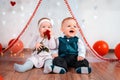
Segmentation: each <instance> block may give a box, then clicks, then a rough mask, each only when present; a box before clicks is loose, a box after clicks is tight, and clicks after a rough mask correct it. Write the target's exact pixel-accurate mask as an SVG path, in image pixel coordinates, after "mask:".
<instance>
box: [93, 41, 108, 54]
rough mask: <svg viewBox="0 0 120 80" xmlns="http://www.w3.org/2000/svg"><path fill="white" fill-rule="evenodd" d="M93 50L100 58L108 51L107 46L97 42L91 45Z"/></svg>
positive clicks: (102, 42)
mask: <svg viewBox="0 0 120 80" xmlns="http://www.w3.org/2000/svg"><path fill="white" fill-rule="evenodd" d="M93 49H94V50H95V51H96V52H97V53H98V54H99V55H101V56H104V55H106V54H107V53H108V51H109V46H108V44H107V43H106V42H105V41H102V40H101V41H97V42H95V44H94V45H93Z"/></svg>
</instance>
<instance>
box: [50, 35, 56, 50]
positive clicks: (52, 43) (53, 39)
mask: <svg viewBox="0 0 120 80" xmlns="http://www.w3.org/2000/svg"><path fill="white" fill-rule="evenodd" d="M48 46H49V48H50V49H55V48H56V41H55V37H54V36H51V38H50V40H48Z"/></svg>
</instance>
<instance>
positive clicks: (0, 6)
mask: <svg viewBox="0 0 120 80" xmlns="http://www.w3.org/2000/svg"><path fill="white" fill-rule="evenodd" d="M38 1H39V0H15V2H16V4H15V6H11V4H10V0H0V43H2V45H3V46H4V47H6V46H7V44H8V42H9V40H10V39H12V38H15V37H17V36H18V35H19V33H20V32H21V31H22V29H23V28H24V27H25V25H26V24H27V22H28V20H29V18H30V16H31V15H32V12H33V11H34V9H35V6H36V5H37V3H38ZM68 1H69V4H70V5H71V7H72V11H73V12H74V14H75V17H76V18H77V20H78V22H79V24H80V25H81V28H82V30H83V32H84V34H85V37H86V39H87V41H88V42H89V44H90V45H91V46H92V45H93V44H94V43H95V42H96V41H97V40H104V41H106V42H107V43H108V45H109V47H110V48H114V47H115V46H116V45H117V44H118V43H119V42H120V38H119V30H120V27H119V26H120V24H119V20H120V0H68ZM68 16H71V15H70V13H69V11H68V9H67V7H66V5H65V3H64V1H63V0H49V1H48V0H43V1H42V3H41V5H40V7H39V9H38V11H37V13H36V14H35V16H34V18H33V19H32V21H31V23H30V25H29V26H28V28H27V29H26V31H25V33H24V34H23V35H22V36H21V37H20V39H21V40H22V41H23V43H24V46H25V47H29V44H30V43H31V40H32V38H33V37H34V35H35V34H36V31H37V21H38V20H39V18H41V17H49V18H51V19H53V21H54V32H55V35H57V36H59V35H60V34H61V32H60V30H59V28H60V24H61V20H62V19H63V18H65V17H68Z"/></svg>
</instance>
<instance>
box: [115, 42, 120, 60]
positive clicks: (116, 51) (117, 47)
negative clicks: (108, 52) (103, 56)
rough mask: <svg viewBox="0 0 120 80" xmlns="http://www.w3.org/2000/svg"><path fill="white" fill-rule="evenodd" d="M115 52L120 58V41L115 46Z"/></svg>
mask: <svg viewBox="0 0 120 80" xmlns="http://www.w3.org/2000/svg"><path fill="white" fill-rule="evenodd" d="M114 52H115V55H116V57H117V58H118V59H119V60H120V43H119V44H117V46H116V47H115V50H114Z"/></svg>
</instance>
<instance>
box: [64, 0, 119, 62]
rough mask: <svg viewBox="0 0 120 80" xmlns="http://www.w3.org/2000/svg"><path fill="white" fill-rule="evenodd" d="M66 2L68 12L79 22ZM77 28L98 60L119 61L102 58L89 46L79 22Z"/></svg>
mask: <svg viewBox="0 0 120 80" xmlns="http://www.w3.org/2000/svg"><path fill="white" fill-rule="evenodd" d="M64 2H65V4H66V6H67V8H68V11H69V12H70V14H71V15H72V17H73V18H74V19H75V21H76V22H77V20H76V18H75V16H74V14H73V12H72V10H71V7H70V5H69V3H68V1H67V0H64ZM77 26H78V28H79V32H80V34H81V36H82V38H83V40H84V41H85V43H86V45H87V46H88V48H89V49H90V50H91V51H92V52H93V53H94V55H95V56H97V57H98V58H100V59H102V60H105V61H118V59H110V58H104V57H102V56H100V55H99V54H98V53H97V52H95V51H94V49H92V48H91V46H90V45H89V43H88V42H87V40H86V38H85V36H84V34H83V31H82V29H81V27H80V25H79V24H78V22H77Z"/></svg>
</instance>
